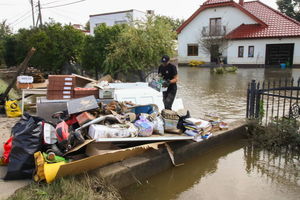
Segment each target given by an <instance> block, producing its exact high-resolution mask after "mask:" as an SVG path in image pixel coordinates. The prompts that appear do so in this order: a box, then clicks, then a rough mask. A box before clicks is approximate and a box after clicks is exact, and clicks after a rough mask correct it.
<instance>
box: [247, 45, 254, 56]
mask: <svg viewBox="0 0 300 200" xmlns="http://www.w3.org/2000/svg"><path fill="white" fill-rule="evenodd" d="M248 57H249V58H253V57H254V46H249V48H248Z"/></svg>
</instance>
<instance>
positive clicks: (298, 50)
mask: <svg viewBox="0 0 300 200" xmlns="http://www.w3.org/2000/svg"><path fill="white" fill-rule="evenodd" d="M283 43H294V44H295V46H294V58H293V60H294V61H293V64H300V38H283V39H256V40H232V41H229V47H228V49H227V52H228V53H227V54H228V55H227V61H228V63H229V64H256V65H263V64H265V55H266V45H267V44H283ZM239 46H244V57H243V58H239V57H238V47H239ZM249 46H254V57H253V58H248V47H249Z"/></svg>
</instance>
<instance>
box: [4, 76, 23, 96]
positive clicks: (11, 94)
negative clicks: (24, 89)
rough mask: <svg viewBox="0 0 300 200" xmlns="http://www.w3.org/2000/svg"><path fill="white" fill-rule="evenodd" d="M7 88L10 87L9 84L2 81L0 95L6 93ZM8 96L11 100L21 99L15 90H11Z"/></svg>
mask: <svg viewBox="0 0 300 200" xmlns="http://www.w3.org/2000/svg"><path fill="white" fill-rule="evenodd" d="M7 87H8V84H7V83H6V82H5V81H3V80H2V79H0V94H1V93H4V92H5V90H6V88H7ZM8 95H9V98H11V99H17V98H19V97H20V96H19V94H18V93H17V91H16V90H15V89H11V90H10V92H9V94H8Z"/></svg>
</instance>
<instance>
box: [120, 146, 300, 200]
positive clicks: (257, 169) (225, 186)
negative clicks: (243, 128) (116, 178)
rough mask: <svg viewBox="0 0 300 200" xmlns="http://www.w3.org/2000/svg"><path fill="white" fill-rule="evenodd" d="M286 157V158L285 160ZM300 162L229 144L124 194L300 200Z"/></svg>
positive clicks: (185, 199) (209, 199)
mask: <svg viewBox="0 0 300 200" xmlns="http://www.w3.org/2000/svg"><path fill="white" fill-rule="evenodd" d="M284 156H286V157H284ZM299 170H300V160H299V157H298V156H295V155H284V154H283V155H282V156H281V157H276V156H274V155H273V154H270V153H268V152H264V151H256V150H254V149H252V148H251V147H247V146H246V143H245V141H235V142H229V143H225V144H223V145H221V146H218V147H215V148H214V149H211V150H210V151H209V152H207V153H206V154H205V155H201V156H199V157H197V158H193V159H191V160H189V161H188V162H186V163H184V165H183V166H180V167H176V168H172V169H170V170H168V171H166V172H163V173H161V174H158V175H156V176H154V177H152V178H151V179H149V180H147V181H144V182H142V184H141V185H133V186H131V187H129V188H126V189H125V190H123V197H124V199H143V200H153V199H156V200H158V199H161V200H167V199H180V200H181V199H182V200H191V199H204V200H218V199H220V200H224V199H237V200H239V199H243V200H253V199H263V200H269V199H273V200H283V199H295V200H296V199H300V174H299Z"/></svg>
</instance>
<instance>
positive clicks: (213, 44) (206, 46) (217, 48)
mask: <svg viewBox="0 0 300 200" xmlns="http://www.w3.org/2000/svg"><path fill="white" fill-rule="evenodd" d="M225 30H226V28H224V29H215V32H213V34H212V33H207V32H206V31H205V30H203V31H202V33H201V36H200V39H199V40H198V43H199V47H200V50H201V51H202V52H203V53H204V54H206V55H208V56H210V57H211V58H213V59H216V62H217V63H218V64H220V61H221V60H220V59H221V56H222V54H223V52H224V50H226V49H227V48H228V39H227V38H225V35H226V31H225Z"/></svg>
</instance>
